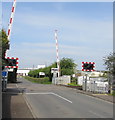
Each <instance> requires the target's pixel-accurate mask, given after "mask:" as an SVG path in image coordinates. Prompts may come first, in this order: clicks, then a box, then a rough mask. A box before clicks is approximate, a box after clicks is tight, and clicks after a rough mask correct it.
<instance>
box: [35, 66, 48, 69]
mask: <svg viewBox="0 0 115 120" xmlns="http://www.w3.org/2000/svg"><path fill="white" fill-rule="evenodd" d="M45 67H46V65H38V66H37V68H38V69H40V68H45Z"/></svg>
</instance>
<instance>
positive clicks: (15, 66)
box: [5, 57, 19, 68]
mask: <svg viewBox="0 0 115 120" xmlns="http://www.w3.org/2000/svg"><path fill="white" fill-rule="evenodd" d="M7 59H12V60H13V59H14V60H16V66H5V68H18V63H19V62H18V60H19V59H18V58H15V57H7Z"/></svg>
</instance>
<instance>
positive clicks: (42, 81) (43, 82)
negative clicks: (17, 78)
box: [25, 76, 51, 84]
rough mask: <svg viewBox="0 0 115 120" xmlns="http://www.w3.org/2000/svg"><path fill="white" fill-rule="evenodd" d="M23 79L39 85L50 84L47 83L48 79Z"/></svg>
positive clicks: (27, 77)
mask: <svg viewBox="0 0 115 120" xmlns="http://www.w3.org/2000/svg"><path fill="white" fill-rule="evenodd" d="M25 79H27V80H29V81H31V82H34V83H40V84H51V82H50V81H49V77H44V78H34V77H29V76H25Z"/></svg>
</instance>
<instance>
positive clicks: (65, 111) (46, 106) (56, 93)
mask: <svg viewBox="0 0 115 120" xmlns="http://www.w3.org/2000/svg"><path fill="white" fill-rule="evenodd" d="M18 81H19V82H20V84H17V87H18V89H20V90H22V89H23V93H24V96H25V98H26V101H27V104H28V106H29V108H30V109H31V112H32V113H33V114H34V117H36V118H113V103H111V102H107V101H104V100H101V99H98V98H95V97H91V96H88V95H85V94H81V93H77V92H76V90H74V89H72V88H67V87H64V86H56V85H43V84H36V83H31V82H30V81H27V80H25V79H24V78H19V79H18Z"/></svg>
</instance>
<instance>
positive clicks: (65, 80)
mask: <svg viewBox="0 0 115 120" xmlns="http://www.w3.org/2000/svg"><path fill="white" fill-rule="evenodd" d="M70 82H71V77H70V76H61V77H56V78H52V84H60V85H67V84H69V83H70Z"/></svg>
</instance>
